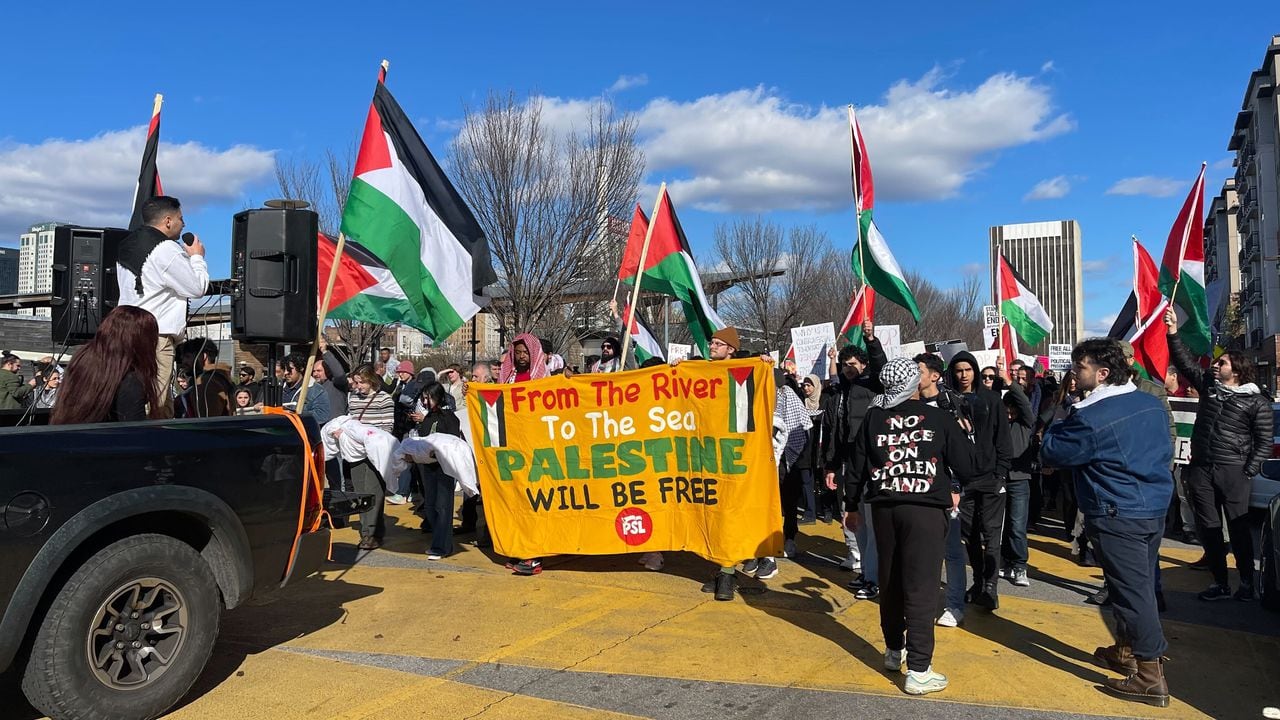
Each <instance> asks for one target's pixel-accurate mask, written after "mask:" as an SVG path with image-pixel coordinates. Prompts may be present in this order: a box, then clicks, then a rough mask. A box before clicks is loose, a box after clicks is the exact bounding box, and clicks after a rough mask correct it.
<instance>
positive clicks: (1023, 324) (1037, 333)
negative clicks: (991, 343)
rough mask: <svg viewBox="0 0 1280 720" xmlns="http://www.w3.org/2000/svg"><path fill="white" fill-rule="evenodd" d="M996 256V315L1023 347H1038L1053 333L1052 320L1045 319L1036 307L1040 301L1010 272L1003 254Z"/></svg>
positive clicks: (1020, 277)
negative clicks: (997, 266)
mask: <svg viewBox="0 0 1280 720" xmlns="http://www.w3.org/2000/svg"><path fill="white" fill-rule="evenodd" d="M998 257H999V263H1000V271H999V276H998V278H997V283H998V286H997V288H996V290H997V292H998V293H999V300H1000V314H1002V315H1004V318H1005V321H1006V322H1007V323H1008V325H1009V327H1011V328H1013V331H1014V332H1016V333H1017V334H1018V338H1019V339H1020V340H1022V341H1023V342H1025V343H1026V344H1027V345H1039V344H1040V343H1042V342H1044V341H1045V339H1046V338H1048V337H1049V331H1051V330H1053V320H1050V319H1049V313H1048V312H1046V311H1045V309H1044V306H1043V305H1041V304H1040V300H1039V299H1037V298H1036V296H1035V295H1033V294H1031V289H1030V288H1028V287H1027V282H1026V281H1025V280H1023V279H1022V276H1021V275H1019V274H1018V271H1017V270H1014V269H1013V265H1011V264H1010V263H1009V261H1008V260H1007V259H1006V258H1005V256H1004V253H1000V254H999V255H998Z"/></svg>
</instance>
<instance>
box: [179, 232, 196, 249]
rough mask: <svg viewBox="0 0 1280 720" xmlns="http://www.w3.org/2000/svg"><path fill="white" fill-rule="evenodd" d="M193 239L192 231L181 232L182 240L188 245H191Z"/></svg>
mask: <svg viewBox="0 0 1280 720" xmlns="http://www.w3.org/2000/svg"><path fill="white" fill-rule="evenodd" d="M195 241H196V236H195V235H194V234H193V233H189V232H185V233H182V242H184V243H186V244H187V246H188V247H189V246H190V245H191V243H193V242H195Z"/></svg>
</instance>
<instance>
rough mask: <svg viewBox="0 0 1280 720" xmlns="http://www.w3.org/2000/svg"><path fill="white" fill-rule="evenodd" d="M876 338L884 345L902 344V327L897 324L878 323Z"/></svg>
mask: <svg viewBox="0 0 1280 720" xmlns="http://www.w3.org/2000/svg"><path fill="white" fill-rule="evenodd" d="M876 339H877V340H879V341H880V345H881V346H882V347H889V346H890V345H901V344H902V329H901V328H900V327H899V326H897V325H877V326H876Z"/></svg>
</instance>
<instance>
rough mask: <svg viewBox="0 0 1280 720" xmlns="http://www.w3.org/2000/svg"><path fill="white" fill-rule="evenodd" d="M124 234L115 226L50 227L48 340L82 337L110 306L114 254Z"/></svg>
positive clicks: (114, 297) (116, 295) (115, 292)
mask: <svg viewBox="0 0 1280 720" xmlns="http://www.w3.org/2000/svg"><path fill="white" fill-rule="evenodd" d="M128 236H129V231H128V230H121V229H119V228H93V227H79V226H75V225H63V226H60V227H58V228H57V229H55V230H54V231H53V266H52V273H51V276H52V277H51V280H52V289H53V293H52V295H53V297H52V299H51V300H50V301H49V306H50V308H51V312H50V315H51V316H52V319H53V341H54V343H57V344H58V345H61V344H63V343H67V344H75V343H82V342H88V341H89V340H92V339H93V335H94V333H96V332H98V325H99V324H100V323H101V322H102V318H104V317H106V315H107V313H109V312H111V309H112V308H114V307H115V306H116V303H117V302H118V301H119V299H120V287H119V286H118V285H117V284H116V254H117V252H116V251H117V249H118V248H119V247H120V241H122V240H124V239H125V238H126V237H128Z"/></svg>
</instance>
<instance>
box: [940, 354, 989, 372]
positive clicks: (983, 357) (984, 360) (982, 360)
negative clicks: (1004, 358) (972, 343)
mask: <svg viewBox="0 0 1280 720" xmlns="http://www.w3.org/2000/svg"><path fill="white" fill-rule="evenodd" d="M969 354H970V355H973V359H974V360H976V361H977V362H978V368H977V369H978V371H979V372H981V370H982V368H984V367H996V361H997V360H999V359H1000V351H999V350H972V351H970V353H969ZM948 362H950V361H948Z"/></svg>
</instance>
